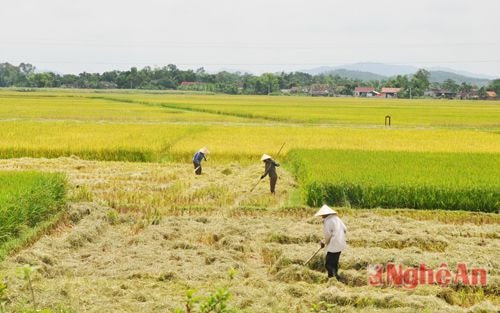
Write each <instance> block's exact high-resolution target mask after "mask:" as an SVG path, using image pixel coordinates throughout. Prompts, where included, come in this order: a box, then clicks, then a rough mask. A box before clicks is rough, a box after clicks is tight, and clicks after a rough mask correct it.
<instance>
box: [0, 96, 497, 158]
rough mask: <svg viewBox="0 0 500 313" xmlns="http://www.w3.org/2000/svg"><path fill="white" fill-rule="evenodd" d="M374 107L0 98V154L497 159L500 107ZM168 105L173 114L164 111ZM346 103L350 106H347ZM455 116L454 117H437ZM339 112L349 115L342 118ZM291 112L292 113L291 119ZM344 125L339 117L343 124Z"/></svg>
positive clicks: (325, 102)
mask: <svg viewBox="0 0 500 313" xmlns="http://www.w3.org/2000/svg"><path fill="white" fill-rule="evenodd" d="M117 99H121V100H119V101H117ZM229 99H233V100H232V101H233V103H234V106H233V107H230V108H231V110H229V109H227V108H228V107H229V105H228V104H227V103H228V101H230V100H229ZM266 99H267V100H266ZM219 101H221V107H222V108H225V109H224V110H222V111H224V112H225V113H224V114H218V113H206V112H199V111H194V110H192V109H185V108H184V106H185V105H186V103H191V106H192V107H193V108H197V109H199V108H202V109H203V110H205V108H206V107H208V108H210V107H214V106H216V103H218V102H219ZM266 101H267V102H266ZM270 101H272V102H270ZM300 101H302V102H300ZM310 101H313V102H318V103H319V104H321V106H322V109H321V110H319V111H321V112H322V113H318V114H320V115H321V116H324V118H325V120H322V121H321V125H320V126H318V125H312V124H310V123H309V122H307V121H301V120H300V117H302V116H308V114H309V113H311V114H314V112H315V110H316V108H315V107H314V106H313V107H312V108H309V107H308V105H309V102H310ZM358 101H360V103H358ZM367 101H368V100H366V99H365V100H364V101H362V100H358V99H331V98H327V99H317V98H307V97H305V98H304V97H297V98H295V97H271V98H268V97H263V98H259V97H248V99H247V98H246V97H234V98H228V97H226V96H190V95H169V94H165V95H157V94H155V95H148V94H144V95H136V94H121V95H120V94H108V95H106V94H98V95H96V94H92V93H67V92H61V93H54V92H38V93H31V92H25V93H22V92H14V91H0V132H1V133H2V140H1V141H0V157H4V158H6V157H19V156H36V157H41V156H46V157H55V156H59V155H63V156H69V155H77V156H80V157H83V158H86V159H101V160H131V161H159V160H186V159H187V158H188V157H189V156H190V155H191V154H192V153H193V152H194V151H196V150H197V149H199V148H200V147H201V146H205V145H206V146H209V147H210V150H211V151H212V156H213V157H214V159H216V160H217V159H226V160H231V159H234V158H236V159H252V158H255V157H257V156H258V155H260V154H262V153H264V152H265V153H270V154H272V153H276V151H277V150H278V149H279V147H280V146H281V145H282V143H283V142H286V146H285V148H284V153H285V154H286V153H287V151H290V150H291V149H294V148H313V149H318V148H320V149H323V148H328V149H358V150H379V151H380V150H384V151H386V150H389V151H429V152H493V153H498V152H500V139H499V136H498V131H499V125H498V120H500V110H499V108H498V107H499V106H498V105H497V104H495V103H492V102H465V103H455V102H450V103H448V102H441V101H434V102H430V101H424V102H425V103H426V105H422V104H419V103H418V102H417V103H416V104H413V103H411V105H408V104H405V103H404V102H403V101H400V102H394V101H389V102H388V104H387V103H386V102H385V101H383V100H370V101H369V102H367ZM345 102H347V104H346V103H345ZM164 103H168V104H169V106H171V107H164V106H163V104H164ZM179 103H180V104H182V106H179ZM287 103H288V104H287ZM339 103H340V104H339ZM202 104H203V105H202ZM319 104H318V105H319ZM369 104H371V106H369ZM346 105H348V106H351V105H352V106H353V107H352V108H350V107H349V108H347V109H345V106H346ZM247 106H248V107H247ZM385 106H388V107H392V109H395V110H396V109H397V110H398V111H403V112H405V113H404V116H405V117H404V119H406V122H403V121H402V122H401V124H398V122H397V117H395V116H394V115H393V125H394V124H395V125H396V126H393V127H392V128H390V129H389V128H385V127H383V126H381V124H382V123H383V117H384V116H385V114H387V113H383V114H381V117H379V116H378V114H375V113H374V112H372V111H371V110H375V111H377V110H384V107H385ZM398 106H399V107H398ZM450 106H451V108H449V107H450ZM174 107H175V108H174ZM190 108H191V107H190ZM242 109H245V110H251V111H252V112H255V114H262V115H266V116H267V115H268V111H269V110H272V111H275V113H276V114H278V115H279V114H284V115H283V116H281V117H280V118H279V121H274V120H263V119H261V118H255V117H254V116H247V117H243V115H244V114H243V115H242V116H239V115H240V114H239V112H240V110H242ZM448 109H449V110H450V112H449V113H447V114H445V115H443V114H441V113H440V110H448ZM304 110H305V111H304ZM454 110H458V111H454ZM460 110H462V113H460ZM208 111H210V112H212V111H213V110H212V109H209V110H208ZM208 111H207V112H208ZM222 111H221V112H222ZM309 111H310V112H309ZM338 111H339V112H344V113H339V114H340V115H338V116H337V115H336V112H338ZM228 112H229V113H228ZM367 112H370V113H367ZM453 112H454V113H453ZM233 113H234V114H233ZM286 114H292V115H293V116H292V117H290V118H288V117H286V116H285V115H286ZM342 114H347V115H349V116H351V117H355V118H358V117H359V118H361V116H362V115H369V116H372V119H360V120H357V121H351V120H349V119H344V118H341V116H342ZM389 114H393V113H390V112H389ZM449 115H452V116H451V117H449ZM421 116H426V119H427V122H422V124H418V125H420V127H417V125H412V126H409V125H411V123H410V122H411V121H413V119H416V120H417V121H418V119H419V118H420V117H421ZM296 117H299V118H298V119H297V118H296ZM337 118H341V120H342V122H341V123H340V124H339V123H337V122H338V121H336V120H335V119H337ZM402 118H403V117H402ZM412 118H413V119H412ZM453 119H463V120H464V121H463V122H464V123H466V124H463V125H462V126H463V127H461V128H457V127H451V128H450V127H441V126H443V125H450V123H451V122H450V121H452V120H453ZM465 120H467V121H466V122H465ZM412 123H414V124H416V123H417V122H415V121H413V122H412ZM453 123H455V122H453ZM453 123H452V124H453ZM457 123H458V122H457ZM342 124H346V125H347V126H346V125H342ZM429 125H441V126H439V127H429Z"/></svg>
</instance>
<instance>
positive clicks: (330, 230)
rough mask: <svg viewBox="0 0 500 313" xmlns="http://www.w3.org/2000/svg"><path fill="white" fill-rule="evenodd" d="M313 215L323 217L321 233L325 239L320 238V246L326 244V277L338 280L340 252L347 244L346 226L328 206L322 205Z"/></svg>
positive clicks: (322, 246)
mask: <svg viewBox="0 0 500 313" xmlns="http://www.w3.org/2000/svg"><path fill="white" fill-rule="evenodd" d="M314 216H321V217H322V218H323V233H324V235H325V239H323V240H321V242H320V245H321V248H324V247H325V246H326V262H325V267H326V270H327V271H328V278H331V277H334V276H335V278H336V279H337V280H339V278H340V277H339V274H338V271H339V258H340V253H341V252H342V250H344V249H345V248H346V246H347V243H346V232H347V228H346V227H345V225H344V223H343V222H342V220H341V219H340V217H339V216H338V214H337V212H335V211H334V210H332V209H331V208H330V207H329V206H327V205H323V206H322V207H321V208H320V209H319V211H318V212H317V213H316V214H315V215H314Z"/></svg>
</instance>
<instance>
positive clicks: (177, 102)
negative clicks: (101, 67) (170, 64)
mask: <svg viewBox="0 0 500 313" xmlns="http://www.w3.org/2000/svg"><path fill="white" fill-rule="evenodd" d="M499 108H500V106H498V104H496V102H486V101H473V102H467V101H463V102H462V101H460V102H459V101H431V100H412V101H408V100H390V101H387V100H374V99H370V100H367V99H344V98H311V97H253V96H248V97H247V96H235V97H232V96H221V95H192V94H171V93H161V92H158V93H150V92H142V93H139V92H136V91H134V92H128V91H126V92H124V91H99V92H96V91H74V90H48V91H46V90H36V91H30V92H20V91H16V90H0V133H1V134H2V136H1V139H0V173H6V174H0V183H1V186H2V188H0V208H2V209H3V208H6V207H7V206H6V203H10V204H12V203H17V204H16V205H15V209H9V210H3V212H4V213H5V212H7V213H8V214H11V215H16V214H17V215H18V216H24V220H23V221H21V222H20V225H21V226H20V227H18V230H21V233H22V232H24V231H25V230H27V229H28V230H29V231H28V232H26V233H28V234H29V236H27V237H23V236H19V235H20V234H21V233H20V232H17V233H16V232H14V234H15V235H14V237H12V240H9V242H10V243H9V244H5V245H4V247H3V248H2V249H4V250H0V251H3V252H1V253H2V254H1V255H4V256H5V260H3V261H2V262H0V312H3V311H5V312H37V311H43V310H45V311H43V312H47V313H50V312H60V313H63V312H64V313H69V312H158V311H160V312H175V311H174V310H175V309H178V308H184V309H185V308H186V294H187V293H188V292H189V290H195V293H194V295H195V297H200V299H201V300H203V301H205V300H206V299H208V298H210V295H212V296H213V295H214V292H216V290H219V294H218V296H220V297H226V296H228V297H229V298H228V299H226V298H224V299H226V300H224V301H227V305H228V306H229V307H230V308H232V309H234V311H235V312H248V313H250V312H269V313H271V312H272V313H274V312H283V313H284V312H324V313H327V312H383V313H388V312H412V313H413V312H463V313H466V312H467V313H472V312H498V310H499V308H500V294H499V292H498V290H500V287H499V282H500V276H499V268H500V267H499V266H500V265H499V263H498V261H497V259H498V251H499V247H500V241H499V240H500V237H499V236H498V234H499V233H500V228H499V227H500V226H499V225H500V217H499V214H498V205H499V202H498V198H499V194H498V191H499V185H500V184H499V180H498V179H499V178H498V177H500V173H499V170H498V169H499V168H500V166H498V165H499V156H500V136H499V135H500V124H499V121H500V110H499ZM387 114H389V115H391V116H392V123H393V126H392V127H384V126H383V123H384V117H385V115H387ZM283 143H285V146H284V148H283V151H282V152H281V153H280V155H279V156H278V157H277V160H278V161H279V162H280V163H282V166H281V167H280V168H278V175H279V176H280V179H279V180H278V185H277V192H276V194H275V195H271V194H270V193H269V182H268V180H267V179H265V180H262V181H258V178H259V177H260V175H261V174H262V172H263V165H262V163H261V162H260V160H259V159H260V155H261V154H262V153H267V154H271V155H273V156H276V154H277V152H278V149H279V147H281V145H282V144H283ZM202 146H207V147H208V148H209V150H210V151H211V154H210V155H209V157H208V161H207V162H205V163H204V164H203V165H204V168H203V172H204V174H203V175H201V176H195V175H193V169H192V164H191V163H190V159H191V156H192V154H193V153H194V152H195V151H196V150H198V149H199V148H200V147H202ZM34 171H36V173H35V172H34ZM26 173H28V174H26ZM2 175H4V176H2ZM17 175H18V176H17ZM23 175H28V176H29V175H34V176H36V177H38V176H40V175H41V176H43V177H45V178H46V179H48V180H44V179H45V178H44V179H41V178H40V179H41V180H40V181H39V183H40V184H42V185H43V186H44V187H47V186H49V187H50V188H31V187H30V186H31V185H30V184H31V182H32V180H31V179H30V178H27V177H28V176H26V177H25V176H23ZM14 176H16V177H18V178H16V179H13V178H12V177H14ZM2 177H11V178H8V179H7V180H4V181H2V179H3V178H2ZM5 181H10V182H11V185H8V184H5V183H4V182H5ZM49 181H50V182H52V183H53V184H52V183H49ZM64 181H66V183H64ZM12 182H15V183H14V184H12ZM256 183H257V185H256ZM35 185H36V184H35ZM62 185H64V189H65V190H66V191H67V196H66V197H65V200H66V202H67V207H64V208H65V210H61V208H62V207H61V206H47V208H48V207H50V208H52V209H53V211H49V210H47V211H43V212H45V213H44V214H45V215H44V217H47V214H48V216H49V217H50V218H48V219H45V221H46V222H41V223H38V224H37V225H38V226H36V227H34V228H30V227H26V226H23V225H31V224H29V223H28V221H32V220H30V218H29V217H28V216H27V215H23V214H24V213H22V214H21V212H24V209H22V208H23V206H21V205H19V204H23V205H26V208H36V210H38V211H39V212H42V211H41V206H40V204H45V203H49V202H44V201H42V200H39V199H38V198H36V197H38V196H37V195H38V194H41V195H44V196H47V197H48V198H50V195H52V196H54V197H53V198H51V199H56V200H57V201H56V200H54V201H55V202H50V203H56V202H57V203H61V202H59V200H61V199H62V198H61V197H62V196H61V197H59V196H56V195H61V192H62V191H61V189H58V188H59V187H57V186H62ZM5 186H11V187H9V189H7V188H6V187H5ZM37 186H39V185H37ZM253 186H256V188H255V189H254V190H253V191H251V189H252V187H253ZM311 186H312V187H314V188H312V187H311ZM52 187H54V188H52ZM351 187H353V188H351ZM354 187H355V188H354ZM33 190H35V191H33ZM51 190H52V191H54V192H52V191H51ZM57 190H59V191H60V192H59V193H58V192H57ZM42 191H43V192H42ZM339 195H340V196H339ZM412 197H413V198H412ZM12 199H22V201H21V200H12ZM16 201H17V202H16ZM323 202H327V203H330V204H333V205H335V206H337V207H336V208H335V209H336V210H337V211H339V213H340V216H341V218H342V219H343V220H344V222H345V223H346V225H347V227H348V249H347V250H346V251H345V252H343V253H342V257H341V261H340V264H341V265H340V266H341V268H340V271H341V277H342V279H341V281H339V282H337V281H333V280H330V281H328V280H327V277H326V273H325V271H324V269H323V265H322V264H323V262H324V255H323V254H322V253H320V254H319V255H317V256H316V257H315V258H314V259H313V260H312V261H311V263H310V264H308V265H307V266H304V265H303V262H304V261H305V260H306V259H307V258H308V257H309V256H310V255H311V254H312V253H313V252H314V251H315V250H316V249H317V245H318V241H319V240H320V239H321V236H322V230H321V221H320V220H318V219H316V218H314V217H313V214H314V212H315V211H316V209H317V208H316V207H315V206H316V205H319V204H322V203H323ZM2 203H4V206H2ZM10 204H9V205H10ZM44 207H45V206H44ZM385 207H388V208H390V209H384V208H385ZM412 207H414V208H419V209H420V210H413V209H409V208H412ZM9 208H12V206H9ZM56 208H57V209H56ZM429 209H432V210H429ZM28 210H31V209H28ZM36 210H35V211H36ZM0 211H1V210H0ZM471 211H476V212H471ZM477 211H484V212H477ZM12 212H15V214H13V213H12ZM49 212H50V213H49ZM487 212H489V213H487ZM40 216H41V215H39V216H38V217H40ZM0 221H2V219H0ZM0 224H1V222H0ZM16 236H17V237H16ZM0 238H2V237H1V236H0ZM16 238H18V239H16ZM25 238H26V239H25ZM16 240H18V241H16ZM14 243H15V244H14ZM0 244H1V243H0ZM5 247H10V248H5ZM20 247H22V248H20ZM390 262H393V263H397V264H402V265H403V266H405V267H414V266H418V265H419V264H420V263H422V262H423V263H426V264H428V265H429V266H432V267H433V268H439V266H441V265H442V264H443V263H447V264H448V265H449V267H450V268H451V267H454V266H456V265H457V264H458V263H460V262H465V263H467V264H468V266H471V267H480V268H484V269H486V270H487V273H488V284H487V285H486V286H480V287H477V286H476V287H467V286H462V285H460V284H452V285H449V286H447V287H441V286H438V285H432V286H418V287H417V288H414V289H409V288H404V287H403V288H402V287H397V286H384V287H373V286H370V285H368V270H369V267H368V266H369V265H370V264H377V263H382V264H386V263H390ZM27 265H29V266H31V267H29V268H32V269H33V273H32V281H31V283H32V291H33V292H30V289H29V288H28V286H27V282H26V280H25V279H23V278H22V277H20V276H19V271H20V270H21V269H26V266H27ZM226 290H227V292H228V293H227V294H226V293H225V291H226ZM212 299H213V298H212Z"/></svg>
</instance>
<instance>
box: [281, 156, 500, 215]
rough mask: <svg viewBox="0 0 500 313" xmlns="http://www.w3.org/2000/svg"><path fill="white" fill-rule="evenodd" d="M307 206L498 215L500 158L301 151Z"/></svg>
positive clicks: (296, 165)
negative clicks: (476, 212)
mask: <svg viewBox="0 0 500 313" xmlns="http://www.w3.org/2000/svg"><path fill="white" fill-rule="evenodd" d="M289 158H290V159H291V164H292V165H291V166H292V167H293V169H294V171H295V173H296V174H297V176H298V177H300V179H299V180H300V181H301V185H302V186H303V187H302V188H303V190H304V193H305V198H306V202H307V203H308V204H309V205H311V206H320V205H322V204H323V203H329V204H331V205H336V206H353V207H362V208H374V207H385V208H394V207H400V208H401V207H402V208H413V209H431V210H432V209H444V210H468V211H483V212H494V213H498V212H499V211H500V155H498V154H488V153H484V154H473V153H421V152H418V153H416V152H394V151H392V152H386V151H385V152H383V151H369V152H368V151H355V150H351V151H347V150H298V151H293V152H292V153H291V154H290V156H289Z"/></svg>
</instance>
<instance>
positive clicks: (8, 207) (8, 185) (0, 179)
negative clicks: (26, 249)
mask: <svg viewBox="0 0 500 313" xmlns="http://www.w3.org/2000/svg"><path fill="white" fill-rule="evenodd" d="M0 185H1V186H2V189H0V259H3V258H4V257H5V255H6V254H8V253H9V252H10V251H12V250H15V249H16V248H18V247H19V246H22V245H24V244H27V243H29V242H30V240H32V238H33V237H35V236H36V235H37V234H39V233H40V232H41V231H43V230H44V229H47V228H49V227H50V226H51V224H52V223H53V222H54V221H56V220H58V219H59V217H60V216H61V210H62V208H63V206H62V204H63V203H64V200H65V193H66V179H65V177H64V176H63V175H61V174H49V173H37V172H0Z"/></svg>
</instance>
